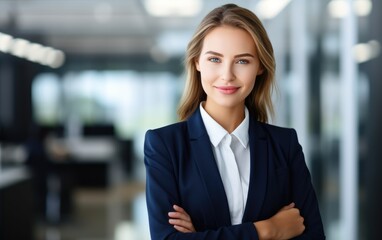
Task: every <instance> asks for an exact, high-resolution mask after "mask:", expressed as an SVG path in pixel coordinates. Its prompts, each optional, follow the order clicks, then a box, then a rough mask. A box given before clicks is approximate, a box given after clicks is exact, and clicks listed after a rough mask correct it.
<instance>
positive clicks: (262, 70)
mask: <svg viewBox="0 0 382 240" xmlns="http://www.w3.org/2000/svg"><path fill="white" fill-rule="evenodd" d="M263 72H264V68H263V67H262V66H260V68H259V70H258V71H257V76H260V75H261V74H263Z"/></svg>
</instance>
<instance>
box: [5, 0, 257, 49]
mask: <svg viewBox="0 0 382 240" xmlns="http://www.w3.org/2000/svg"><path fill="white" fill-rule="evenodd" d="M158 1H161V0H158ZM173 1H182V0H173ZM227 2H228V1H222V0H202V9H201V11H200V12H199V14H197V15H195V16H193V17H177V16H170V17H153V16H150V15H149V14H148V13H147V11H146V9H145V7H144V1H143V0H0V32H4V33H7V34H11V35H13V36H14V37H24V38H28V36H42V39H43V41H44V42H42V44H45V45H48V46H52V47H54V48H57V49H61V50H63V51H64V52H67V53H77V54H149V53H152V52H153V51H157V50H158V49H159V50H160V51H167V52H168V53H169V54H178V53H181V52H184V48H185V45H186V43H187V41H188V39H189V37H190V36H191V34H192V32H193V30H194V29H195V27H196V25H197V24H198V23H199V21H200V20H201V18H202V16H204V15H205V14H206V13H207V12H208V11H210V10H211V9H212V8H214V7H217V6H219V5H222V4H224V3H227ZM256 2H257V0H252V1H250V0H240V1H235V3H237V4H239V5H241V6H243V7H248V8H253V7H254V6H255V3H256ZM174 39H175V41H174Z"/></svg>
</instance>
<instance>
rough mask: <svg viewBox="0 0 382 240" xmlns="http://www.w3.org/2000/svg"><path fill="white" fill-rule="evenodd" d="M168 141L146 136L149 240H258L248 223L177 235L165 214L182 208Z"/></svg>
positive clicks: (172, 153) (172, 144)
mask: <svg viewBox="0 0 382 240" xmlns="http://www.w3.org/2000/svg"><path fill="white" fill-rule="evenodd" d="M171 140H173V139H166V141H164V139H162V138H161V136H159V134H157V132H155V131H148V132H147V133H146V138H145V144H144V154H145V159H144V161H145V166H146V201H147V209H148V214H149V224H150V233H151V238H152V239H153V240H161V239H169V240H170V239H182V240H188V239H198V240H203V239H206V240H207V239H208V240H218V239H224V240H230V239H232V240H236V239H246V240H257V239H258V235H257V231H256V228H255V227H254V225H253V223H251V222H248V223H243V224H239V225H234V226H222V227H219V228H217V229H215V230H206V231H202V232H194V233H182V232H178V231H177V230H176V229H175V228H174V227H173V226H172V225H171V224H170V223H169V219H168V212H170V211H172V207H173V205H174V204H177V205H180V206H181V202H180V199H181V198H180V196H179V192H178V187H179V186H178V182H177V178H176V167H175V166H174V164H173V162H172V161H176V154H175V152H176V150H175V149H174V148H175V147H174V144H175V143H174V142H175V141H173V142H171ZM170 148H171V149H170ZM174 159H175V160H174Z"/></svg>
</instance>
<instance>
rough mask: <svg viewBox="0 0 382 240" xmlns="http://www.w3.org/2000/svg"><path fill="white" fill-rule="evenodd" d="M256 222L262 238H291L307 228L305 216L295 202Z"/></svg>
mask: <svg viewBox="0 0 382 240" xmlns="http://www.w3.org/2000/svg"><path fill="white" fill-rule="evenodd" d="M254 224H255V227H256V229H257V231H258V234H259V238H260V239H277V240H281V239H290V238H293V237H296V236H298V235H300V234H302V233H303V232H304V230H305V226H304V218H303V217H302V216H301V215H300V210H299V209H297V208H295V204H294V203H291V204H289V205H287V206H285V207H283V208H282V209H280V210H279V211H278V212H277V213H276V214H275V215H273V216H272V217H271V218H269V219H267V220H264V221H259V222H255V223H254Z"/></svg>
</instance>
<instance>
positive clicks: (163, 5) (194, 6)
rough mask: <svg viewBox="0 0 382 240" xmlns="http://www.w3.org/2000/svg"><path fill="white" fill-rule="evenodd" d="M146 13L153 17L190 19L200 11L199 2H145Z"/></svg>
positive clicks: (147, 0) (200, 2)
mask: <svg viewBox="0 0 382 240" xmlns="http://www.w3.org/2000/svg"><path fill="white" fill-rule="evenodd" d="M144 6H145V8H146V10H147V12H148V13H149V14H150V15H152V16H155V17H170V16H180V17H192V16H195V15H197V14H198V13H199V12H200V10H201V9H202V1H201V0H182V1H179V0H146V1H145V2H144Z"/></svg>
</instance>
